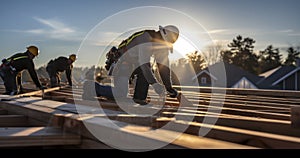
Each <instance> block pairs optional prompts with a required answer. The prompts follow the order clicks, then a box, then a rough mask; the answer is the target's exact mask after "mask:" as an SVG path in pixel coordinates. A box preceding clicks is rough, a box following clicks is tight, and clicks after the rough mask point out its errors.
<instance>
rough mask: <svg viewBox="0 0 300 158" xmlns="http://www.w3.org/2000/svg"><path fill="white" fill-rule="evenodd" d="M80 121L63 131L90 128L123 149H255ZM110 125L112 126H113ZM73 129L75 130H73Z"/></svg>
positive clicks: (101, 121)
mask: <svg viewBox="0 0 300 158" xmlns="http://www.w3.org/2000/svg"><path fill="white" fill-rule="evenodd" d="M82 121H83V120H81V119H72V122H73V126H69V127H66V126H65V129H66V128H69V130H71V131H78V132H80V133H82V131H83V129H85V130H86V127H87V126H88V127H90V128H92V129H93V131H94V132H96V131H99V132H101V133H102V134H105V133H106V134H108V135H109V136H114V137H113V138H112V139H117V141H118V142H122V144H123V145H124V146H123V147H126V143H130V144H131V145H132V144H133V143H134V144H139V146H138V147H137V148H138V149H147V148H149V143H150V144H161V143H163V144H164V143H165V144H166V145H167V144H172V145H176V146H179V147H182V148H190V149H224V148H227V149H254V148H255V147H251V146H246V145H241V144H236V143H232V142H226V141H221V140H216V139H211V138H204V137H198V136H194V135H190V134H185V133H180V132H176V131H170V130H164V129H155V130H154V129H152V128H150V127H148V126H139V125H132V124H128V123H125V122H119V121H112V120H109V119H105V118H100V117H92V118H89V119H86V120H84V122H85V123H84V125H83V123H82ZM68 124H69V123H68ZM111 124H113V126H112V125H111ZM80 125H81V126H80ZM72 127H73V128H72ZM74 127H76V128H75V129H74ZM79 129H80V130H79ZM128 138H130V139H128ZM170 138H171V139H170ZM173 138H174V139H173ZM170 140H171V141H170ZM129 141H130V142H129ZM124 143H125V144H124ZM118 145H120V144H118Z"/></svg>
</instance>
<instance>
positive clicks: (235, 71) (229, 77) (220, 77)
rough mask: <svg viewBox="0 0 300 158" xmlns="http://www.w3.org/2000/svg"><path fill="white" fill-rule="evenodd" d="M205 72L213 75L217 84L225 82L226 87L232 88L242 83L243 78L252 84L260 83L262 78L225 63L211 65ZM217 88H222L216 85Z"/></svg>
mask: <svg viewBox="0 0 300 158" xmlns="http://www.w3.org/2000/svg"><path fill="white" fill-rule="evenodd" d="M204 70H206V71H208V72H210V73H211V75H213V76H215V77H216V78H217V81H216V82H225V83H226V87H232V86H233V85H235V84H236V83H237V82H238V81H240V80H241V79H242V78H243V77H245V78H246V79H247V80H249V81H250V82H252V83H256V82H258V81H259V80H260V79H261V78H260V77H259V76H257V75H255V74H252V73H250V72H247V71H245V70H243V69H242V68H240V67H238V66H235V65H233V64H228V63H225V62H218V63H216V64H213V65H210V66H208V67H207V68H205V69H204ZM224 71H225V72H224ZM200 73H201V72H199V73H198V74H197V75H196V77H198V76H199V74H200ZM216 86H220V84H218V83H216Z"/></svg>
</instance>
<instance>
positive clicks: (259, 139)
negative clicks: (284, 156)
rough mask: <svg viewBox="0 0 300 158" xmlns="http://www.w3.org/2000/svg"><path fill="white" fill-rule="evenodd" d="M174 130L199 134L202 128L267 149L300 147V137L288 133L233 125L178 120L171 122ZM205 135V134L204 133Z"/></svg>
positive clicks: (217, 136)
mask: <svg viewBox="0 0 300 158" xmlns="http://www.w3.org/2000/svg"><path fill="white" fill-rule="evenodd" d="M168 127H172V130H176V129H181V128H183V127H187V130H186V131H185V132H186V133H189V134H193V135H199V130H200V129H201V130H202V131H203V132H205V131H207V133H206V132H205V137H207V138H212V139H217V140H222V141H228V142H232V143H238V144H244V145H249V146H254V147H258V148H265V149H300V138H299V137H292V136H286V135H279V134H273V133H267V132H261V131H252V130H245V129H239V128H233V127H226V126H219V125H209V124H204V123H197V122H187V121H182V120H180V121H176V120H172V121H170V122H169V126H168ZM200 135H201V134H200ZM202 135H203V134H202Z"/></svg>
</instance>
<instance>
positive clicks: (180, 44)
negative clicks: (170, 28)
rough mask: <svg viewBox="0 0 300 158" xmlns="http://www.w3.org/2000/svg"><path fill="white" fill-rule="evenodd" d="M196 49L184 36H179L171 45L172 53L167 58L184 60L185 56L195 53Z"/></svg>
mask: <svg viewBox="0 0 300 158" xmlns="http://www.w3.org/2000/svg"><path fill="white" fill-rule="evenodd" d="M196 50H197V49H196V47H195V46H193V43H192V42H191V41H189V40H188V39H187V38H185V37H184V36H179V37H178V39H177V41H176V42H175V43H174V44H173V53H172V54H170V56H169V58H170V59H173V60H177V59H180V58H185V57H186V54H188V53H192V52H195V51H196Z"/></svg>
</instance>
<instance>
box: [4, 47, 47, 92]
mask: <svg viewBox="0 0 300 158" xmlns="http://www.w3.org/2000/svg"><path fill="white" fill-rule="evenodd" d="M38 54H39V49H38V48H37V47H36V46H28V47H27V50H26V52H24V53H17V54H14V55H12V56H11V57H9V58H7V59H3V60H2V65H1V67H0V76H1V78H2V80H3V81H4V86H5V90H6V92H5V93H4V94H6V95H16V94H19V93H22V84H21V77H22V72H23V70H25V69H26V70H28V72H29V74H30V77H31V78H32V80H33V82H34V83H35V85H36V87H38V88H39V89H43V88H44V87H43V86H42V85H41V84H40V81H39V79H38V76H37V73H36V71H35V65H34V62H33V59H34V58H35V57H36V56H38Z"/></svg>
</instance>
